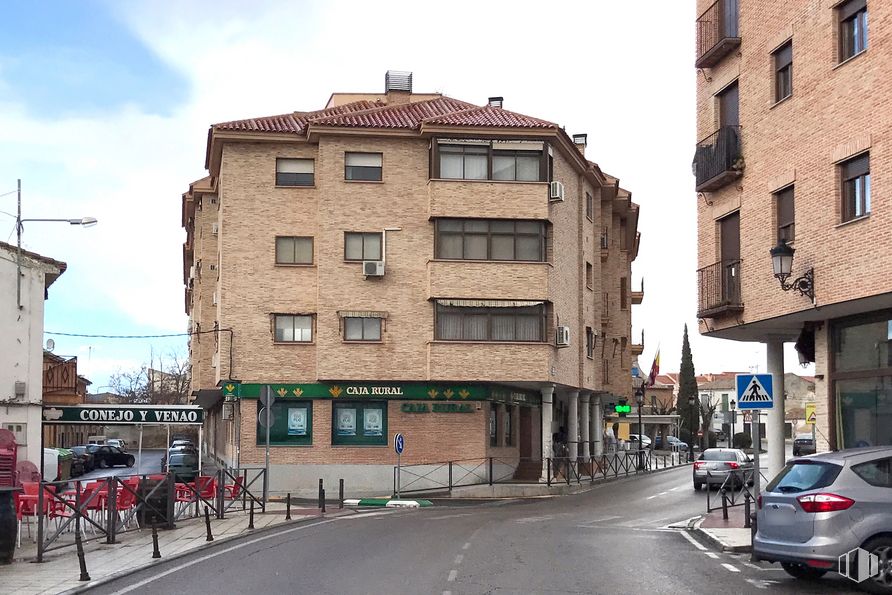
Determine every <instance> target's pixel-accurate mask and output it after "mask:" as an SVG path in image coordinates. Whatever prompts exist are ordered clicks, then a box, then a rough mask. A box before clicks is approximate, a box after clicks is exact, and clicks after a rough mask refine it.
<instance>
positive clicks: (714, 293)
mask: <svg viewBox="0 0 892 595" xmlns="http://www.w3.org/2000/svg"><path fill="white" fill-rule="evenodd" d="M697 291H698V305H697V318H712V317H714V316H716V315H718V314H722V313H724V312H739V311H740V310H743V303H742V302H741V299H740V261H739V260H721V261H719V262H717V263H715V264H711V265H709V266H707V267H703V268H702V269H700V270H698V271H697Z"/></svg>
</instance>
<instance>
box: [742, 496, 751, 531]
mask: <svg viewBox="0 0 892 595" xmlns="http://www.w3.org/2000/svg"><path fill="white" fill-rule="evenodd" d="M750 512H751V511H750V494H749V492H747V493H746V494H744V495H743V528H744V529H750V528H751V527H752V524H753V522H752V520H751V519H750Z"/></svg>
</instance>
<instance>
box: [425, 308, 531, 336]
mask: <svg viewBox="0 0 892 595" xmlns="http://www.w3.org/2000/svg"><path fill="white" fill-rule="evenodd" d="M509 303H510V302H509ZM435 338H436V339H437V340H438V341H519V342H526V341H529V342H542V341H544V340H545V306H544V305H541V304H539V305H535V306H521V307H515V306H508V305H506V306H505V307H466V306H448V305H443V304H440V303H437V305H436V337H435Z"/></svg>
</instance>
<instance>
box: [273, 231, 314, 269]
mask: <svg viewBox="0 0 892 595" xmlns="http://www.w3.org/2000/svg"><path fill="white" fill-rule="evenodd" d="M276 264H313V238H311V237H292V236H276Z"/></svg>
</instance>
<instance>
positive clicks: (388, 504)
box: [344, 498, 434, 508]
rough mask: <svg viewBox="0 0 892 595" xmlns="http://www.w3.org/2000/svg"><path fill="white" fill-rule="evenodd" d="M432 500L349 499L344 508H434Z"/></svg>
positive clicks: (345, 501)
mask: <svg viewBox="0 0 892 595" xmlns="http://www.w3.org/2000/svg"><path fill="white" fill-rule="evenodd" d="M433 505H434V503H433V502H431V501H430V500H396V499H392V498H348V499H346V500H344V506H378V507H385V508H426V507H428V506H433Z"/></svg>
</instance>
